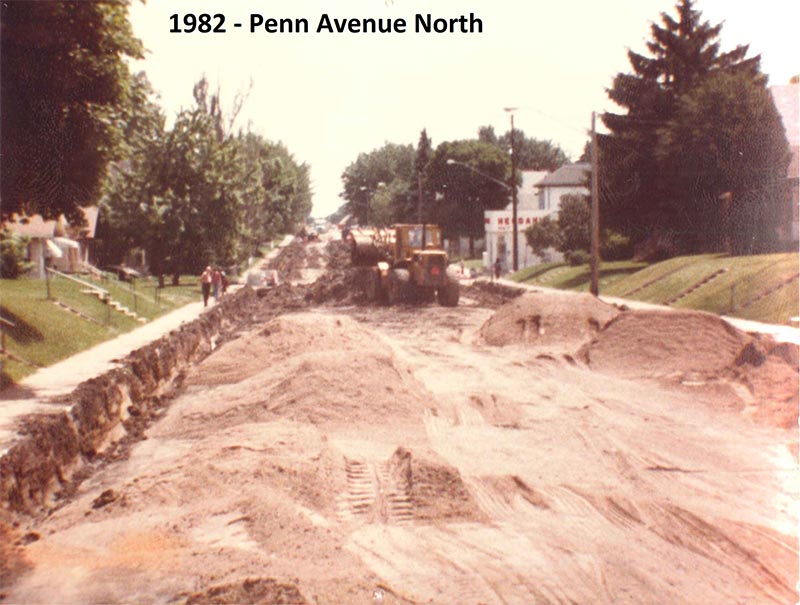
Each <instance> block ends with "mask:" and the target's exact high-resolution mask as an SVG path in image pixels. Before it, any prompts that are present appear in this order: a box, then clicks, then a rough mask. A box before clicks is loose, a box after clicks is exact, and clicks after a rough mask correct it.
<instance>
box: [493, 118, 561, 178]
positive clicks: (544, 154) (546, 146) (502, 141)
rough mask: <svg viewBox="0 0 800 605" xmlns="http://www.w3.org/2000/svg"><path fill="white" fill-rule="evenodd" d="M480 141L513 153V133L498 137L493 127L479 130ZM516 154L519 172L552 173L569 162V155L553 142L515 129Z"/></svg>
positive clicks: (509, 132) (508, 132)
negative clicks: (541, 171) (539, 171)
mask: <svg viewBox="0 0 800 605" xmlns="http://www.w3.org/2000/svg"><path fill="white" fill-rule="evenodd" d="M478 140H479V141H482V142H484V143H489V144H490V145H495V146H496V147H497V148H498V149H501V150H502V151H504V152H507V153H510V152H511V131H510V130H508V131H506V132H505V133H504V134H502V135H501V136H499V137H498V136H497V135H496V134H495V132H494V128H493V127H492V126H481V127H480V128H479V129H478ZM514 153H515V155H516V158H515V163H516V165H517V170H547V171H550V172H552V171H553V170H556V169H557V168H560V167H561V166H563V165H564V164H566V163H568V162H569V158H568V157H567V154H566V153H565V152H564V150H563V149H561V147H559V146H558V145H555V144H554V143H553V142H552V141H543V140H541V139H536V138H532V137H527V136H525V132H524V131H523V130H520V129H519V128H515V129H514Z"/></svg>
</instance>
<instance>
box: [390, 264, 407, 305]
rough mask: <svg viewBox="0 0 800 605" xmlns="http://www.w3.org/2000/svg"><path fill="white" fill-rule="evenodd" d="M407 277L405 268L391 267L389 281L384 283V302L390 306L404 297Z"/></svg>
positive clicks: (401, 300)
mask: <svg viewBox="0 0 800 605" xmlns="http://www.w3.org/2000/svg"><path fill="white" fill-rule="evenodd" d="M409 278H410V276H409V273H408V271H407V270H406V269H392V272H391V273H389V282H388V284H387V285H386V304H388V305H389V306H392V305H396V304H397V303H400V302H403V301H404V300H405V299H406V295H407V293H408V280H409Z"/></svg>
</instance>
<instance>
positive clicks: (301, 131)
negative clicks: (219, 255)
mask: <svg viewBox="0 0 800 605" xmlns="http://www.w3.org/2000/svg"><path fill="white" fill-rule="evenodd" d="M675 4H676V0H605V1H603V2H598V1H597V0H560V1H556V2H541V1H538V0H532V1H531V0H528V1H527V2H525V1H523V2H520V1H519V0H468V1H466V2H465V1H464V0H458V1H456V0H191V1H189V0H147V2H146V4H141V3H139V2H134V3H133V5H132V6H131V13H130V19H131V23H132V25H133V29H134V34H135V35H136V36H137V37H138V38H140V39H141V40H142V42H143V43H144V46H145V48H146V49H147V56H146V58H145V59H144V60H143V61H137V62H135V63H134V64H133V65H132V68H133V69H134V70H136V71H139V70H144V71H145V72H146V73H147V75H148V77H149V79H150V81H151V83H152V84H153V87H154V88H155V90H156V91H157V92H158V94H159V99H158V102H159V104H160V105H161V106H162V107H163V108H164V110H165V112H166V114H167V116H168V118H174V116H175V115H176V114H177V113H178V111H180V109H181V108H182V107H189V106H190V105H191V104H192V87H193V85H194V83H195V82H197V80H199V79H200V78H201V77H202V76H204V75H205V76H206V77H207V78H208V80H209V82H210V83H211V85H212V87H216V86H218V87H219V89H220V92H221V95H222V99H223V110H225V109H226V108H227V109H231V108H232V107H233V99H234V97H235V95H236V94H237V93H242V92H247V93H248V94H247V98H246V101H245V104H244V105H243V107H242V109H241V112H240V113H239V115H238V118H237V122H236V127H242V128H249V129H250V130H252V131H254V132H257V133H259V134H261V135H262V136H264V137H265V138H267V139H269V140H272V141H282V142H283V143H284V144H285V145H286V146H287V147H288V149H289V150H290V152H292V154H293V155H294V157H295V159H296V160H297V161H298V162H304V163H306V164H308V165H309V166H310V168H311V177H312V187H313V190H314V208H313V211H312V212H313V215H314V216H320V217H322V216H326V215H328V214H330V213H332V212H334V211H335V210H336V209H337V208H338V207H339V206H341V204H342V203H343V201H344V200H342V199H341V198H340V197H339V193H340V192H341V190H342V182H341V174H342V172H343V171H344V169H345V168H346V167H347V166H348V165H349V164H350V163H351V162H353V161H355V159H356V158H357V157H358V154H359V153H363V152H369V151H372V150H374V149H377V148H380V147H382V146H383V145H384V144H385V143H387V142H391V143H400V144H412V145H414V146H416V144H417V141H418V139H419V135H420V132H421V131H422V129H423V128H424V129H426V130H427V133H428V136H429V137H430V138H431V139H432V140H433V145H434V147H435V146H436V145H438V144H439V143H442V142H444V141H449V140H457V139H467V138H475V137H476V136H477V131H478V128H479V127H480V126H483V125H491V126H493V127H494V129H495V131H496V132H497V133H498V134H502V133H503V132H506V131H507V130H508V129H509V128H510V115H511V114H510V113H509V112H507V111H505V108H509V107H514V108H516V109H515V110H514V111H513V115H514V125H515V128H518V129H521V130H523V131H524V132H525V134H526V136H529V137H535V138H537V139H544V140H549V141H551V142H553V143H554V144H557V145H559V146H560V147H561V148H562V149H564V151H565V152H566V153H567V155H568V156H570V158H571V159H573V160H575V159H577V158H578V156H580V154H581V151H582V149H583V146H584V144H585V142H586V141H587V140H588V130H589V128H590V124H591V114H592V112H593V111H596V112H602V111H609V110H614V109H615V106H614V104H613V103H612V102H611V101H609V99H608V97H607V94H606V89H607V88H608V87H609V86H610V85H611V82H612V80H613V78H614V76H615V75H616V74H617V73H619V72H625V73H629V72H630V71H631V68H630V64H629V62H628V59H627V54H626V53H627V51H628V49H632V50H634V51H637V52H644V45H645V42H646V41H647V40H649V39H650V25H651V23H652V22H653V21H657V22H660V17H659V16H660V13H662V12H667V13H669V14H672V15H674V14H675V11H674V7H675ZM798 5H800V3H798V2H796V1H795V0H761V1H760V2H758V3H755V2H752V1H748V2H742V1H740V0H698V1H697V2H696V8H698V9H699V10H701V11H702V13H703V18H704V19H706V20H708V21H710V22H711V23H712V24H716V23H719V22H724V25H723V29H722V34H721V36H720V42H721V45H722V49H723V50H730V49H731V48H733V47H735V46H736V45H739V44H749V45H750V52H749V55H748V56H753V55H756V54H760V55H761V57H762V70H763V71H764V73H766V74H767V75H768V76H769V77H770V84H786V83H788V81H789V78H790V77H792V76H793V75H797V74H800V36H799V35H798V31H797V30H798V25H797V24H798V23H800V19H798V17H800V7H799V6H798ZM187 13H191V14H195V15H199V14H202V13H208V14H211V15H222V17H223V18H224V23H223V24H222V25H223V27H224V29H225V30H226V31H225V32H224V33H223V32H218V33H199V32H192V33H186V32H181V33H175V32H170V29H171V28H172V27H173V20H172V19H171V15H176V14H177V15H178V21H179V23H180V28H181V29H184V22H183V20H184V18H185V15H186V14H187ZM417 14H420V15H422V16H423V17H424V16H426V15H429V14H430V15H431V17H432V19H445V22H449V20H450V19H452V18H455V19H458V18H459V17H461V16H462V15H463V16H465V17H466V18H467V19H466V23H468V22H469V17H470V15H473V16H474V17H475V18H477V19H479V20H480V22H481V26H482V27H481V30H482V31H480V32H479V31H477V27H476V28H475V31H472V32H467V33H464V32H462V31H461V27H460V26H459V25H457V26H456V28H455V31H452V32H451V31H449V30H448V31H446V32H443V33H434V32H432V33H425V32H417V31H415V22H416V15H417ZM251 15H260V16H261V18H262V19H263V20H264V21H265V22H266V20H267V19H269V18H274V19H291V20H292V21H293V22H294V20H296V19H305V20H306V21H307V22H308V32H307V33H303V32H294V33H289V32H284V33H279V32H275V33H269V32H267V31H265V30H264V28H263V25H262V26H261V28H260V29H258V30H257V31H254V32H251V30H250V23H251ZM323 15H328V17H329V21H330V23H331V24H333V23H334V19H339V20H342V19H345V18H347V19H358V20H362V19H365V18H374V19H383V20H384V22H386V20H388V19H391V20H392V22H393V23H395V24H396V23H397V22H398V20H399V19H402V20H404V21H405V23H406V28H405V31H404V32H402V33H399V32H396V33H350V32H344V33H339V32H335V33H330V32H328V31H320V32H318V31H317V28H318V25H319V23H320V20H321V18H322V16H323ZM220 21H221V19H220V18H213V19H212V21H211V23H212V25H213V26H216V25H218V24H219V23H220ZM235 23H240V24H241V27H235V26H234V24H235ZM467 27H468V26H467ZM598 127H600V123H599V120H598Z"/></svg>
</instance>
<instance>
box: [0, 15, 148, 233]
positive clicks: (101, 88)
mask: <svg viewBox="0 0 800 605" xmlns="http://www.w3.org/2000/svg"><path fill="white" fill-rule="evenodd" d="M128 5H129V3H128V2H127V1H121V2H103V3H99V2H77V1H74V2H66V1H64V2H3V3H2V5H0V29H2V36H0V75H1V76H0V77H2V82H1V85H0V106H2V108H3V110H2V117H1V118H0V137H2V138H1V140H0V147H2V149H3V171H2V172H3V177H2V184H1V185H0V197H2V200H3V204H2V210H1V211H0V212H2V216H3V217H7V216H9V215H10V214H12V213H14V212H24V213H27V214H42V215H43V216H44V217H45V218H56V217H58V216H59V215H60V214H62V213H63V214H65V215H66V216H67V218H68V219H69V220H70V221H72V222H73V223H79V222H80V221H82V220H83V219H82V214H81V212H80V208H79V207H80V206H81V205H84V206H85V205H88V204H91V203H94V202H95V201H97V200H98V199H99V197H100V194H101V191H102V187H103V183H104V179H105V175H106V167H107V164H108V162H109V161H110V160H112V159H115V158H116V157H117V156H118V153H119V149H120V145H121V143H122V134H123V133H122V121H121V120H120V110H121V109H122V108H123V107H124V106H125V105H126V104H127V100H128V95H129V93H130V91H129V84H130V78H129V72H128V68H127V65H126V63H125V58H126V57H132V58H141V57H142V46H141V43H140V42H139V40H137V39H136V38H134V37H133V33H132V30H131V26H130V23H129V22H128Z"/></svg>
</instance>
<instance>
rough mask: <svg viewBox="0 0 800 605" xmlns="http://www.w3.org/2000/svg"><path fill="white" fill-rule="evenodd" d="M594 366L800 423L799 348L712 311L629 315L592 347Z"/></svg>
mask: <svg viewBox="0 0 800 605" xmlns="http://www.w3.org/2000/svg"><path fill="white" fill-rule="evenodd" d="M581 357H582V358H583V359H584V360H585V361H586V363H587V364H588V365H589V367H591V368H592V369H595V370H598V371H601V372H610V373H613V374H616V375H618V376H623V377H626V378H634V379H656V380H661V381H667V382H669V383H671V384H674V385H678V386H680V387H683V388H689V389H697V390H700V391H702V392H705V393H708V394H709V395H710V396H709V397H707V398H706V399H707V400H708V401H712V402H716V403H718V404H722V405H726V402H727V406H729V407H732V408H734V409H738V410H742V411H744V412H745V413H746V414H748V415H751V416H752V417H753V419H754V420H756V421H757V422H760V423H763V424H767V425H771V426H777V427H780V428H792V427H796V426H797V421H798V404H799V403H800V402H799V401H798V386H799V383H798V364H797V358H798V347H797V346H796V345H791V344H788V343H781V344H778V343H776V342H775V341H774V340H773V339H772V338H770V337H768V336H753V335H750V334H747V333H745V332H743V331H741V330H739V329H737V328H735V327H733V326H731V325H730V324H729V323H727V322H726V321H725V320H723V319H720V318H719V317H716V316H714V315H709V314H707V313H699V312H691V311H672V312H670V311H666V312H660V311H628V312H625V313H621V314H620V315H619V316H618V317H616V318H615V319H614V320H612V321H611V322H610V323H609V324H608V325H607V326H606V327H605V328H604V329H603V330H602V331H601V332H600V333H599V334H597V336H596V337H595V338H594V339H593V340H592V341H591V342H589V343H587V344H586V345H585V346H584V347H583V349H582V351H581Z"/></svg>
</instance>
